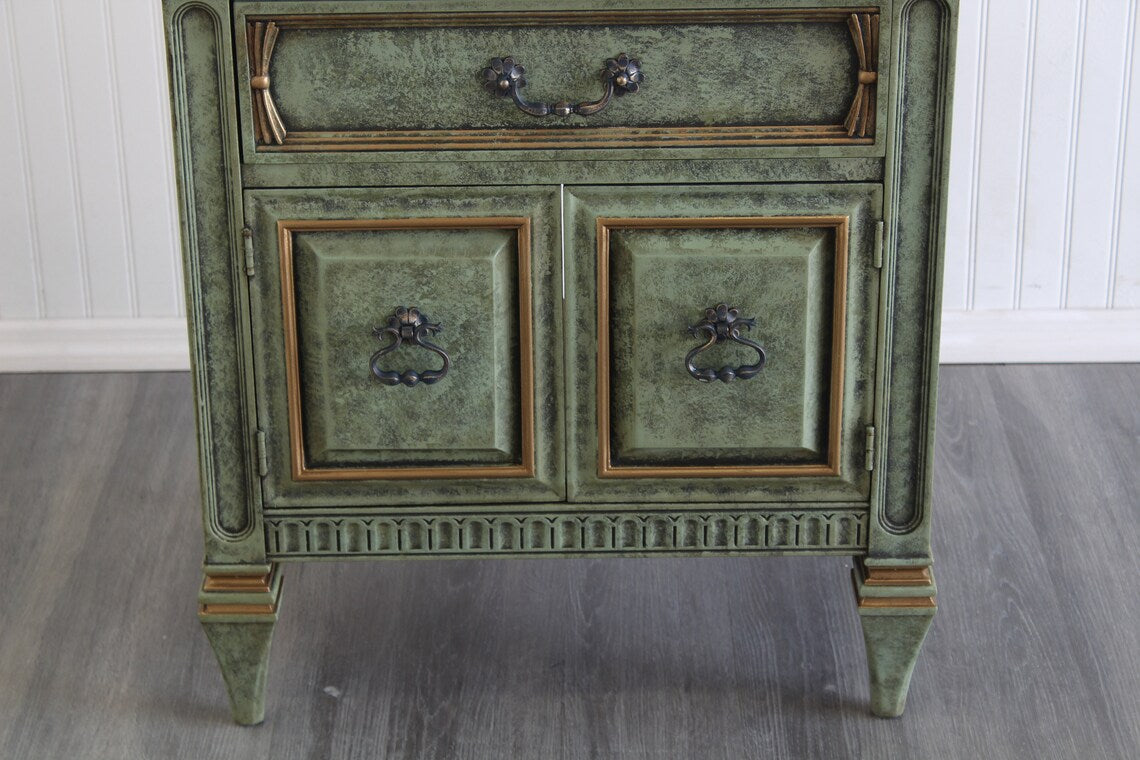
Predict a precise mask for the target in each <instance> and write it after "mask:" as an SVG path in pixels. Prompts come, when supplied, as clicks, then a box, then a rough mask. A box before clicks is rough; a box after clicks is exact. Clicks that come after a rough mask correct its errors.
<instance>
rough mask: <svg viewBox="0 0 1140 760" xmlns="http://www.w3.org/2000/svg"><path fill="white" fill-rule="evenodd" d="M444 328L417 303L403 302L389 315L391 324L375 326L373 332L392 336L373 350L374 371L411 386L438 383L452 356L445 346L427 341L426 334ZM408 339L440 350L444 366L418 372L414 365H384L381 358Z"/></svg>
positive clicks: (391, 382) (379, 377)
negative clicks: (400, 367) (393, 367)
mask: <svg viewBox="0 0 1140 760" xmlns="http://www.w3.org/2000/svg"><path fill="white" fill-rule="evenodd" d="M442 331H443V326H442V325H440V324H439V323H438V322H429V321H428V318H427V317H425V316H424V315H423V314H421V313H420V310H419V309H417V308H416V307H414V306H401V307H400V308H398V309H396V313H395V314H393V315H392V316H390V317H388V324H387V325H385V326H384V327H376V328H373V330H372V334H373V335H375V336H376V337H377V338H379V339H380V340H383V339H384V336H385V335H388V336H390V341H389V343H388V345H386V346H384V347H383V348H382V349H380V350H379V351H377V352H376V353H374V354H372V359H371V361H370V362H369V364H370V365H371V367H372V374H373V375H375V376H376V379H377V380H379V381H380V382H382V383H384V385H407V386H409V387H410V386H413V385H416V384H418V383H423V384H424V385H431V384H432V383H438V382H439V381H440V380H442V379H443V377H444V375H446V374H447V370H448V369H450V368H451V357H450V356H448V355H447V352H446V351H444V350H443V349H442V348H440V347H439V346H437V345H435V344H434V343H431V342H429V341H427V340H426V338H427V337H430V336H432V335H435V334H436V333H439V332H442ZM405 341H406V342H408V343H411V344H412V345H413V346H419V347H420V348H426V349H427V350H428V351H431V352H432V353H435V354H438V355H439V356H440V358H442V359H443V366H442V367H440V368H439V369H429V370H425V371H423V372H416V371H415V370H414V369H407V370H404V371H403V372H398V371H396V370H389V369H383V368H381V366H380V360H381V359H382V358H383V357H384V355H385V354H389V353H391V352H393V351H395V350H396V349H397V348H399V347H400V346H401V345H403V344H404V342H405Z"/></svg>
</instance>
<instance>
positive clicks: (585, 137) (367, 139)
mask: <svg viewBox="0 0 1140 760" xmlns="http://www.w3.org/2000/svg"><path fill="white" fill-rule="evenodd" d="M874 142H875V140H874V138H873V137H849V136H848V135H847V132H846V131H845V130H844V129H843V127H842V126H839V125H835V126H819V127H736V126H726V127H684V128H682V127H678V128H664V127H663V128H644V129H635V128H631V129H625V128H622V127H598V128H595V129H590V130H587V129H559V128H550V129H543V130H539V129H517V130H426V131H419V132H416V131H402V130H393V131H389V132H339V133H337V132H290V133H289V134H288V136H287V137H286V138H285V142H284V144H282V145H259V146H258V147H257V149H258V151H259V152H262V153H296V152H304V151H315V150H320V151H360V150H485V149H488V148H498V149H501V150H509V149H512V148H515V149H530V150H535V149H542V148H565V149H572V148H638V147H646V146H658V147H671V148H694V147H701V146H713V147H723V148H733V147H736V148H747V147H750V146H755V145H773V146H780V145H873V144H874Z"/></svg>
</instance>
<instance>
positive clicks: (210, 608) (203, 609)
mask: <svg viewBox="0 0 1140 760" xmlns="http://www.w3.org/2000/svg"><path fill="white" fill-rule="evenodd" d="M275 612H277V605H276V604H229V603H226V604H199V605H198V614H199V615H272V614H273V613H275Z"/></svg>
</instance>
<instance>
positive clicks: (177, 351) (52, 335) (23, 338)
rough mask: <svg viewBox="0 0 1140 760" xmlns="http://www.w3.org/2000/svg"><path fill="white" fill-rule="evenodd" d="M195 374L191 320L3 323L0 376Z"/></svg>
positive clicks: (0, 330)
mask: <svg viewBox="0 0 1140 760" xmlns="http://www.w3.org/2000/svg"><path fill="white" fill-rule="evenodd" d="M188 369H190V349H189V346H188V344H187V338H186V320H185V319H183V318H181V317H175V318H169V319H167V318H163V319H41V320H0V372H140V371H162V370H188Z"/></svg>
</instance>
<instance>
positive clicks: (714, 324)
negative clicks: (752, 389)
mask: <svg viewBox="0 0 1140 760" xmlns="http://www.w3.org/2000/svg"><path fill="white" fill-rule="evenodd" d="M755 326H756V320H755V319H744V318H742V317H741V316H740V312H739V311H738V310H737V309H736V308H735V307H732V306H728V305H727V304H723V303H722V304H717V305H716V306H713V307H711V308H708V309H705V318H704V319H703V320H701V321H700V322H698V323H697V324H695V325H693V326H692V327H690V328H689V333H690V334H691V335H692V336H693V337H694V338H701V337H705V336H707V337H708V340H706V341H705V344H704V345H703V346H697V347H696V348H694V349H693V350H692V351H690V352H689V353H688V354H686V355H685V367H686V368H687V369H688V370H689V374H690V375H692V376H693V377H694V378H695V379H697V380H700V381H701V382H702V383H711V382H712V381H713V380H720V381H721V382H722V383H727V382H730V381H732V380H748V379H749V378H752V377H756V375H758V374H760V370H762V369H764V362H765V361H766V360H767V358H768V357H767V355H766V354H765V353H764V349H763V348H761V347H760V344H759V343H757V342H755V341H752V340H748V339H747V338H742V337H740V328H741V327H747V328H748V329H749V330H751V329H752V328H753V327H755ZM728 341H734V342H736V343H740V344H741V345H744V346H748V347H749V348H754V349H756V353H758V354H760V361H758V362H756V363H755V364H746V365H745V366H743V367H721V368H720V369H719V370H716V369H712V368H711V367H708V368H704V369H702V368H700V367H698V366H697V365H695V364H693V360H694V359H696V358H697V354H699V353H700V352H701V351H704V350H705V349H706V348H709V347H711V346H712V345H713V344H715V343H727V342H728Z"/></svg>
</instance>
